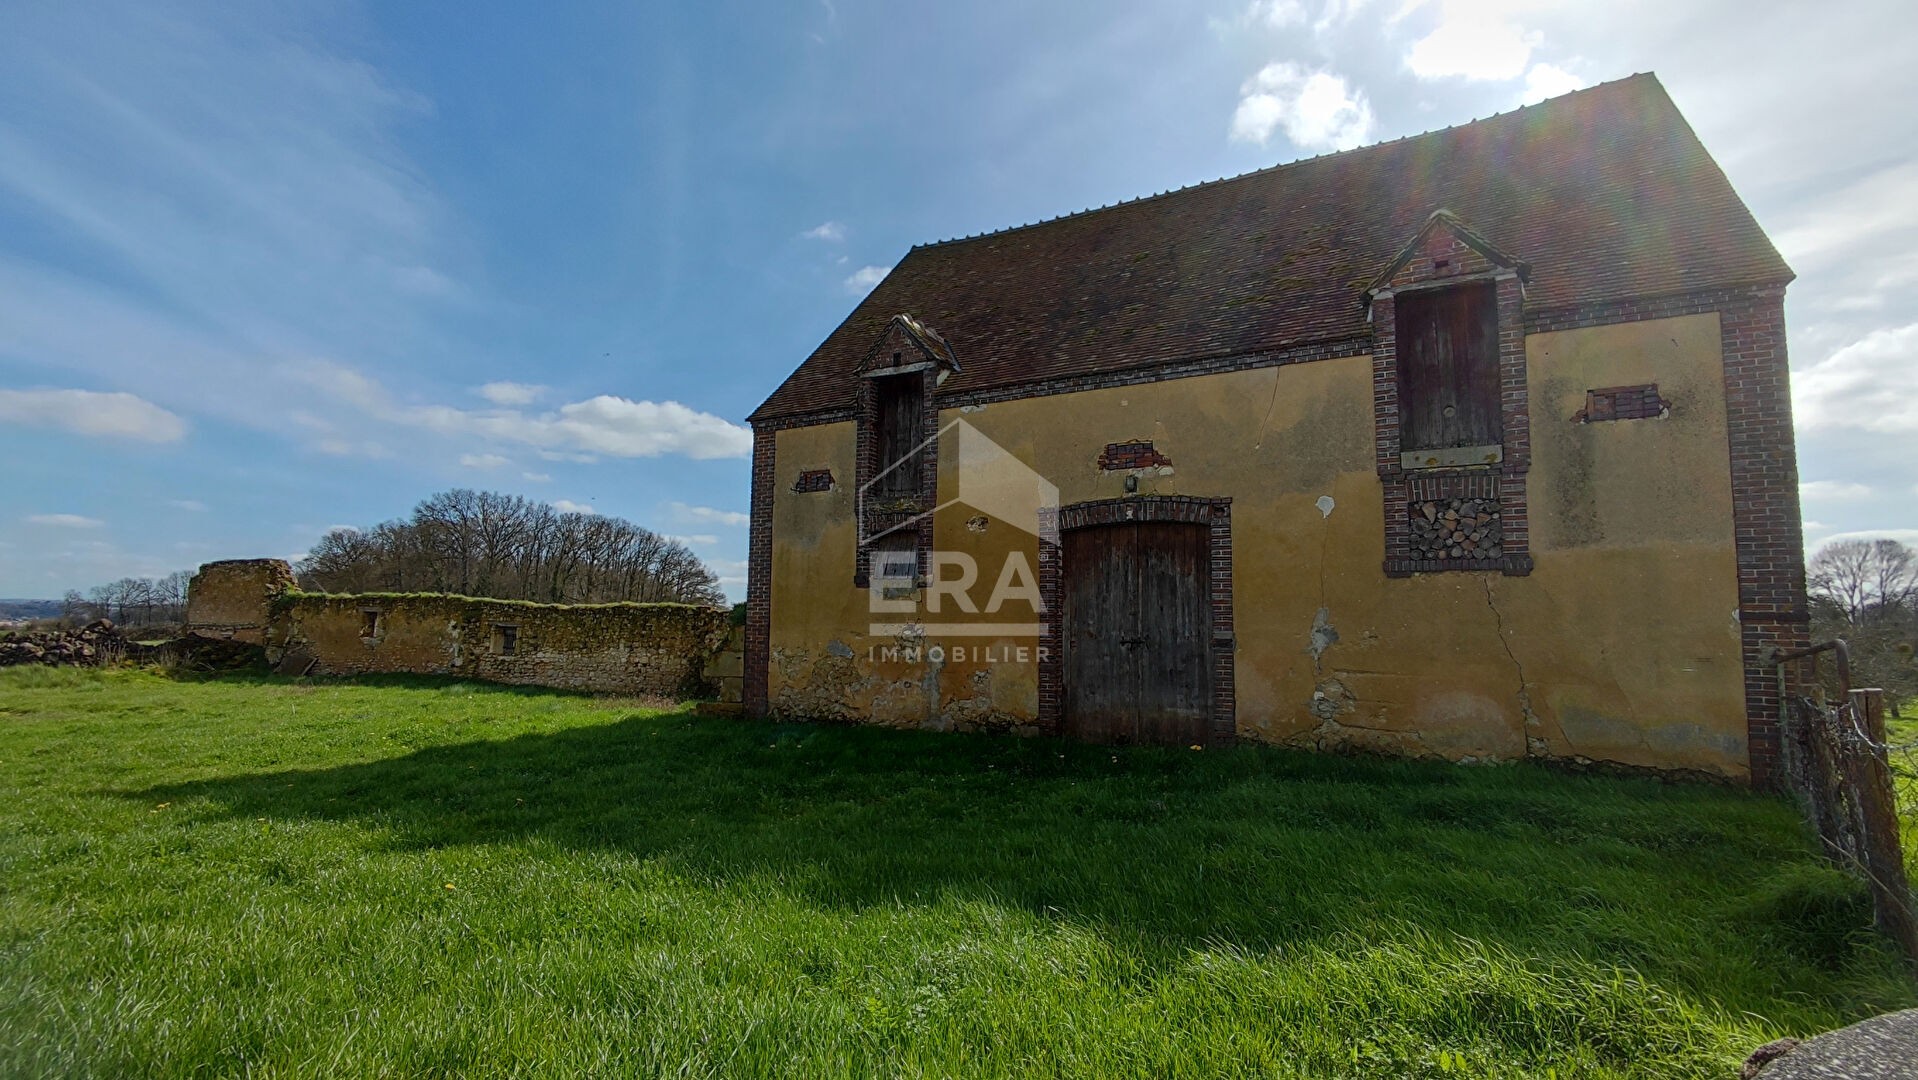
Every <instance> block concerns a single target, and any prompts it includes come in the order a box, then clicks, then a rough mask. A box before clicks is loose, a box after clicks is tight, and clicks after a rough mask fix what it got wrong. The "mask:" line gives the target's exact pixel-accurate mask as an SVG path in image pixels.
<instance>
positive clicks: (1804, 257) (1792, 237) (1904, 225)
mask: <svg viewBox="0 0 1918 1080" xmlns="http://www.w3.org/2000/svg"><path fill="white" fill-rule="evenodd" d="M1914 229H1918V162H1905V163H1903V164H1899V165H1894V166H1892V167H1890V168H1886V169H1880V170H1878V171H1877V172H1874V173H1872V174H1871V175H1869V176H1866V177H1864V178H1863V179H1861V180H1858V181H1856V182H1855V183H1851V184H1846V185H1844V186H1843V187H1840V188H1838V189H1837V190H1834V191H1831V192H1830V193H1829V194H1827V195H1824V196H1823V197H1820V198H1819V199H1818V201H1817V202H1816V203H1814V204H1813V205H1812V206H1810V207H1809V208H1807V209H1806V210H1805V211H1804V212H1803V213H1801V214H1800V215H1799V220H1798V221H1796V222H1795V223H1793V224H1792V225H1791V226H1789V227H1788V228H1786V229H1784V230H1783V231H1782V232H1779V233H1777V234H1775V236H1774V240H1775V241H1776V243H1777V245H1778V249H1779V251H1781V252H1783V253H1784V256H1785V258H1786V260H1787V261H1789V262H1791V263H1792V264H1793V265H1794V266H1797V267H1799V268H1800V269H1808V268H1811V267H1815V266H1826V265H1830V264H1834V263H1838V262H1842V261H1844V260H1847V259H1851V258H1855V257H1856V256H1857V254H1858V248H1859V247H1860V246H1861V245H1865V244H1868V243H1869V242H1871V241H1874V240H1880V239H1883V238H1886V237H1894V236H1898V235H1901V234H1906V235H1908V234H1910V233H1911V232H1912V231H1913V230H1914ZM1901 254H1905V255H1906V256H1907V257H1909V253H1901ZM1902 269H1903V273H1901V274H1897V275H1895V276H1894V279H1893V280H1892V281H1890V282H1887V283H1886V284H1888V285H1898V284H1904V283H1906V282H1908V281H1909V280H1910V279H1911V278H1912V276H1914V275H1913V272H1912V271H1913V268H1912V267H1911V266H1910V265H1906V266H1905V267H1903V268H1902Z"/></svg>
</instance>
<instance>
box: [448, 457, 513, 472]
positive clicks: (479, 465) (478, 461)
mask: <svg viewBox="0 0 1918 1080" xmlns="http://www.w3.org/2000/svg"><path fill="white" fill-rule="evenodd" d="M460 464H461V465H464V466H466V467H467V468H469V469H497V468H499V467H500V466H501V465H510V464H512V462H511V460H510V459H508V458H504V457H501V456H500V455H498V454H461V455H460Z"/></svg>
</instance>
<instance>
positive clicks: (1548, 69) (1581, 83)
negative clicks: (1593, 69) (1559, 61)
mask: <svg viewBox="0 0 1918 1080" xmlns="http://www.w3.org/2000/svg"><path fill="white" fill-rule="evenodd" d="M1583 89H1585V80H1584V79H1581V78H1579V77H1578V76H1576V75H1574V74H1572V73H1571V72H1569V71H1566V70H1565V69H1564V68H1561V67H1555V66H1553V65H1551V64H1533V65H1532V70H1530V71H1528V72H1526V73H1525V91H1524V93H1523V95H1522V96H1521V97H1520V99H1519V100H1520V101H1521V102H1522V103H1523V104H1526V105H1536V104H1538V103H1539V102H1541V101H1544V100H1545V99H1546V98H1555V97H1557V96H1559V95H1560V94H1569V93H1571V92H1572V91H1574V90H1583Z"/></svg>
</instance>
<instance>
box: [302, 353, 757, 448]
mask: <svg viewBox="0 0 1918 1080" xmlns="http://www.w3.org/2000/svg"><path fill="white" fill-rule="evenodd" d="M289 374H290V375H291V376H292V377H293V378H296V379H299V380H300V381H303V382H305V383H307V384H308V385H310V386H313V387H315V388H317V389H319V390H321V391H323V392H324V393H326V394H328V395H330V396H332V397H334V398H337V399H339V400H341V401H344V402H346V403H347V404H350V405H352V406H354V407H355V408H357V409H359V410H361V411H362V412H364V413H366V414H367V415H368V416H371V417H373V418H375V419H378V420H382V421H385V422H387V423H390V424H395V425H398V426H400V427H403V428H406V429H408V430H425V431H431V432H435V433H438V434H442V435H458V436H468V437H470V436H475V435H477V436H481V437H483V438H487V439H495V440H499V441H503V442H515V443H523V444H525V445H528V446H532V447H535V448H537V449H538V450H539V452H540V456H542V457H547V458H549V459H551V460H567V461H581V462H591V461H593V460H595V458H594V457H593V455H595V454H605V455H608V456H611V457H658V456H660V455H662V454H683V455H685V456H687V457H690V458H695V459H701V460H704V459H711V458H736V457H745V456H746V455H747V454H748V453H750V452H751V451H752V445H753V437H752V432H751V431H748V430H747V429H746V428H744V427H741V426H739V425H738V424H734V423H731V422H729V421H726V420H723V419H721V418H719V417H717V416H714V415H712V414H711V413H703V412H699V411H697V410H695V409H691V408H688V407H686V406H685V405H681V404H680V403H679V402H677V401H633V400H631V399H629V398H623V397H614V396H613V395H611V394H600V395H599V396H597V397H591V398H587V399H586V400H585V401H575V402H572V403H570V404H566V405H561V406H560V407H559V408H557V409H553V410H550V411H547V412H543V413H527V412H522V411H520V410H518V409H506V408H502V409H480V410H475V409H460V408H455V407H454V406H451V405H402V404H399V403H398V402H395V401H394V400H393V399H392V396H391V395H390V394H388V393H387V392H386V390H385V388H384V387H382V386H380V385H379V384H378V383H376V382H374V381H373V380H372V379H369V378H367V377H366V376H364V375H362V374H360V373H359V372H357V371H354V370H352V369H350V368H347V367H344V366H342V365H339V364H334V363H330V362H326V361H308V362H306V363H302V364H299V365H295V366H293V367H292V368H291V369H290V371H289ZM329 441H337V440H329ZM324 448H325V444H322V449H324ZM328 452H333V451H328Z"/></svg>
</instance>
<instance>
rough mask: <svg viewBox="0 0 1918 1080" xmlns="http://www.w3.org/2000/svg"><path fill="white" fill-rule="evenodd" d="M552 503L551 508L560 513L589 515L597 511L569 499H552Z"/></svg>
mask: <svg viewBox="0 0 1918 1080" xmlns="http://www.w3.org/2000/svg"><path fill="white" fill-rule="evenodd" d="M552 505H553V509H555V510H558V511H559V512H560V513H562V514H586V515H589V516H590V515H593V514H597V513H599V511H597V510H595V509H593V508H592V507H590V506H588V505H586V504H585V503H576V502H574V501H573V500H571V499H554V500H553V504H552Z"/></svg>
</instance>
